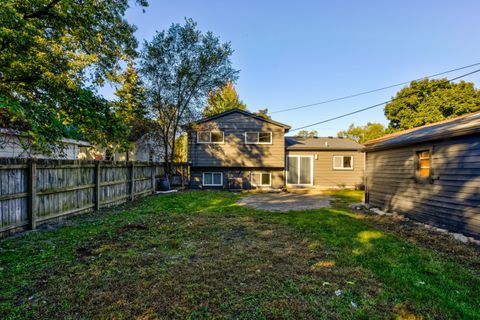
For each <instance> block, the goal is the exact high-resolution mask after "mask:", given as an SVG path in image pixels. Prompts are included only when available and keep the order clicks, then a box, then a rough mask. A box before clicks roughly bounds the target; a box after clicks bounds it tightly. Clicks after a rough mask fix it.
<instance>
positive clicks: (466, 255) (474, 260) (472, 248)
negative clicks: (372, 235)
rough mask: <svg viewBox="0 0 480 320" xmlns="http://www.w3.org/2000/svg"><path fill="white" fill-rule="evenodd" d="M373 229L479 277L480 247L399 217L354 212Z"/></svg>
mask: <svg viewBox="0 0 480 320" xmlns="http://www.w3.org/2000/svg"><path fill="white" fill-rule="evenodd" d="M356 213H357V214H359V215H360V216H361V218H362V219H364V220H365V221H367V222H368V223H369V224H370V225H371V226H373V227H374V228H378V229H380V230H383V231H384V232H386V233H389V234H393V235H395V236H397V237H399V238H402V239H405V240H407V241H408V242H410V243H413V244H415V245H416V246H419V247H423V248H428V249H430V250H433V251H435V252H437V253H439V254H442V255H444V256H446V257H448V258H450V259H453V260H455V261H456V262H459V263H461V264H462V265H464V266H465V267H467V268H469V269H471V270H473V271H475V272H476V273H477V274H479V275H480V246H478V245H475V244H473V243H468V244H467V243H462V242H460V241H458V240H455V239H454V238H453V237H452V236H450V235H449V234H446V233H441V232H438V231H435V230H434V229H432V228H425V227H424V226H422V225H418V224H416V223H415V222H414V221H412V220H410V219H405V217H403V216H401V215H393V216H379V215H374V214H368V213H364V212H358V211H357V212H356Z"/></svg>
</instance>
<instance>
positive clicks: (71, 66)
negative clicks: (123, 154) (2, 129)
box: [0, 0, 147, 153]
mask: <svg viewBox="0 0 480 320" xmlns="http://www.w3.org/2000/svg"><path fill="white" fill-rule="evenodd" d="M137 3H139V4H140V5H141V6H146V5H147V3H146V0H139V1H137ZM128 7H129V1H128V0H112V1H92V0H87V1H75V0H50V1H45V0H35V1H27V0H4V1H2V5H1V6H0V39H1V41H0V75H1V80H0V96H2V105H1V108H2V110H3V111H2V114H3V115H12V116H13V117H15V118H18V117H23V118H21V119H20V118H18V120H17V121H14V122H10V123H7V124H4V125H5V126H6V127H9V128H11V129H17V130H22V131H24V129H28V130H27V131H26V132H24V133H25V134H26V136H27V137H28V138H29V139H30V141H31V143H32V144H33V145H34V146H35V148H36V149H38V150H39V151H42V152H46V153H48V151H49V149H50V148H51V147H54V146H55V144H57V145H58V143H59V140H60V139H61V138H64V137H69V136H68V133H69V132H70V133H72V132H75V131H76V129H77V128H82V127H83V128H84V127H86V125H87V124H88V123H92V122H93V123H96V124H99V119H108V120H111V119H110V117H111V115H110V114H104V115H102V116H101V117H100V118H98V119H88V118H85V117H86V116H89V115H93V116H98V115H99V113H98V111H96V112H92V110H91V108H87V110H83V107H81V106H72V103H74V102H75V101H76V102H80V101H82V99H83V98H82V97H84V98H85V92H86V91H88V89H87V88H88V87H89V86H92V85H101V84H103V83H104V82H105V81H106V80H111V81H114V82H115V81H119V80H118V78H117V77H118V72H119V71H120V65H121V62H122V61H123V60H126V59H128V58H132V57H134V56H135V55H136V51H135V49H136V46H137V41H136V39H135V37H134V35H133V33H134V31H135V27H134V26H133V25H130V24H129V23H128V22H127V21H126V20H125V19H124V18H123V15H124V14H125V11H126V10H127V9H128ZM93 95H94V94H93V93H92V94H91V95H90V97H89V99H92V96H93ZM97 102H98V101H97ZM101 104H104V102H101ZM72 108H73V109H76V111H80V114H81V115H82V116H77V115H74V114H69V112H70V111H71V109H72ZM107 109H109V108H103V109H102V110H107ZM37 114H39V115H40V116H38V115H37ZM74 120H75V121H79V122H73V121H74ZM17 124H20V125H19V126H18V127H15V125H17ZM52 124H53V126H54V128H53V129H52V128H49V127H48V126H50V125H52ZM66 125H68V126H70V127H64V128H60V127H61V126H66ZM108 125H109V123H102V124H101V125H100V126H99V127H91V128H90V130H89V132H86V131H85V130H81V129H80V130H78V131H77V132H76V133H72V135H73V136H74V135H78V134H84V133H88V134H87V135H88V136H89V138H92V137H93V138H94V139H93V140H92V142H94V141H102V142H103V143H105V142H107V141H108V140H106V141H105V140H101V139H110V136H109V135H108V133H110V132H112V133H114V132H116V128H114V127H112V128H108V129H107V128H106V127H107V126H108ZM116 125H117V121H116V120H115V121H114V122H113V126H116ZM95 133H98V135H95ZM116 138H118V136H116V137H113V140H115V139H116ZM43 142H46V144H44V143H43ZM47 142H48V143H47Z"/></svg>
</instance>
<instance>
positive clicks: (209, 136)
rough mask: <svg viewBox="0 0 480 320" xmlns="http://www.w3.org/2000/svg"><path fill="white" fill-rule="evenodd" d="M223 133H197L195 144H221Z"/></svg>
mask: <svg viewBox="0 0 480 320" xmlns="http://www.w3.org/2000/svg"><path fill="white" fill-rule="evenodd" d="M223 142H224V138H223V131H198V132H197V143H223Z"/></svg>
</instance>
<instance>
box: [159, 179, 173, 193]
mask: <svg viewBox="0 0 480 320" xmlns="http://www.w3.org/2000/svg"><path fill="white" fill-rule="evenodd" d="M168 190H170V182H169V181H168V178H160V179H157V191H168Z"/></svg>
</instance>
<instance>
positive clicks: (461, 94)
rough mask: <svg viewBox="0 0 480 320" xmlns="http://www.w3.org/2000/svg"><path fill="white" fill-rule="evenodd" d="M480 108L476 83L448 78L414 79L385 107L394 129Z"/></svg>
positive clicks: (390, 124) (390, 125) (431, 121)
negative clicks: (455, 81) (449, 79)
mask: <svg viewBox="0 0 480 320" xmlns="http://www.w3.org/2000/svg"><path fill="white" fill-rule="evenodd" d="M479 110H480V92H479V90H477V89H475V87H474V85H473V83H470V82H464V81H461V82H459V83H452V82H449V81H448V80H447V79H438V80H437V79H433V80H428V79H425V80H420V81H412V82H411V83H410V86H408V87H406V88H403V89H402V90H400V91H399V92H398V93H397V94H396V95H395V98H394V100H393V101H392V102H390V103H389V104H387V105H386V106H385V116H386V117H387V119H388V120H390V123H389V129H390V130H391V131H397V130H406V129H411V128H415V127H419V126H422V125H425V124H428V123H433V122H437V121H441V120H445V119H450V118H454V117H457V116H460V115H463V114H467V113H471V112H475V111H479Z"/></svg>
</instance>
